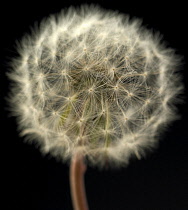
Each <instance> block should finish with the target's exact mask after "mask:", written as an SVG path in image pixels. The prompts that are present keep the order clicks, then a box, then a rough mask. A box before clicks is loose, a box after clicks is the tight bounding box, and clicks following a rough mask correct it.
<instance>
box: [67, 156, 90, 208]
mask: <svg viewBox="0 0 188 210" xmlns="http://www.w3.org/2000/svg"><path fill="white" fill-rule="evenodd" d="M85 171H86V165H85V164H84V161H83V156H82V155H80V154H77V155H75V156H74V157H73V158H72V160H71V165H70V188H71V196H72V203H73V207H74V210H89V208H88V204H87V199H86V193H85V184H84V174H85Z"/></svg>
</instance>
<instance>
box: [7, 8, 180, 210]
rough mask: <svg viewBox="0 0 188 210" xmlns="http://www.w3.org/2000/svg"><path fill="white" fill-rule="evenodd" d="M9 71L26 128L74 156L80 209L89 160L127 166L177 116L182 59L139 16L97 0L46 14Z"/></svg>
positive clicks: (62, 155)
mask: <svg viewBox="0 0 188 210" xmlns="http://www.w3.org/2000/svg"><path fill="white" fill-rule="evenodd" d="M18 51H19V54H20V55H19V57H18V58H16V59H14V60H13V61H12V64H11V70H10V71H9V72H8V77H9V78H10V80H11V82H12V87H11V93H10V95H9V104H10V110H11V113H12V115H14V116H16V117H17V119H18V128H19V132H20V135H21V136H25V138H26V140H27V141H28V142H33V141H35V142H38V145H40V150H41V152H42V153H43V154H47V153H48V154H51V155H52V156H54V157H57V158H58V159H61V160H62V161H67V162H69V163H70V185H71V194H72V201H73V206H74V209H75V210H86V209H88V204H87V201H86V195H85V191H84V180H83V176H84V172H85V170H86V164H89V165H94V166H98V167H100V168H106V167H107V166H108V167H109V166H110V167H124V166H126V165H128V163H129V160H130V158H131V157H133V156H135V157H137V158H138V159H140V158H142V157H143V156H144V155H145V152H146V151H147V150H150V149H152V148H155V147H156V145H157V143H158V141H159V140H160V139H159V134H160V133H161V131H162V130H163V128H164V127H166V125H167V124H168V123H169V122H171V121H173V120H174V119H176V116H177V115H176V113H175V102H176V101H177V96H178V95H179V93H180V91H181V89H182V85H181V82H180V79H179V76H178V74H177V70H178V65H179V63H180V58H179V56H177V55H175V52H174V50H172V49H169V48H166V46H165V45H164V44H163V43H162V42H161V38H160V36H159V34H153V33H152V32H151V31H149V30H147V29H146V28H144V27H143V26H142V25H141V21H140V20H138V19H131V18H130V17H129V16H128V15H124V14H120V13H118V12H117V11H116V12H114V11H111V10H110V11H108V10H104V9H102V8H100V7H99V6H95V5H89V6H88V5H83V6H81V7H79V8H73V7H70V8H69V9H66V10H62V11H61V12H60V13H59V14H57V15H52V16H50V17H48V19H45V20H44V21H42V23H41V24H40V26H39V27H38V29H36V28H35V30H33V32H32V34H31V35H26V36H24V38H23V40H22V41H21V42H20V44H19V46H18Z"/></svg>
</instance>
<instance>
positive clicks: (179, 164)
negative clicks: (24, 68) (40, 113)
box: [0, 0, 188, 210]
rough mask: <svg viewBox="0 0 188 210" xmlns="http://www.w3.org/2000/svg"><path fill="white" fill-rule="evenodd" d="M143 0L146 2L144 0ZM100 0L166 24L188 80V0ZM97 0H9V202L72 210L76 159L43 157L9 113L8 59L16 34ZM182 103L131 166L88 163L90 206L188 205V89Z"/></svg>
mask: <svg viewBox="0 0 188 210" xmlns="http://www.w3.org/2000/svg"><path fill="white" fill-rule="evenodd" d="M138 2H139V3H138ZM138 2H136V1H127V0H126V1H119V0H113V1H110V0H108V1H102V0H101V1H92V3H98V4H99V5H101V6H102V7H104V8H106V9H113V10H119V11H120V12H123V13H127V14H130V16H131V17H138V18H142V19H143V24H144V25H146V26H147V27H148V28H153V30H154V31H160V32H161V34H163V37H164V40H166V41H168V42H167V43H168V46H170V47H172V48H175V49H176V50H177V53H178V54H180V55H183V56H184V65H183V66H182V68H181V72H182V75H183V82H184V83H185V87H186V88H187V82H188V77H187V47H188V46H187V39H186V38H187V32H186V28H187V20H186V19H187V18H188V17H187V14H186V13H187V9H186V7H187V6H186V5H185V3H183V1H174V2H173V1H171V2H169V3H165V1H162V2H159V1H150V2H145V1H138ZM81 3H91V1H70V0H67V1H56V0H53V1H39V0H38V1H36V2H34V1H16V3H12V2H10V1H6V3H3V4H1V13H0V15H1V32H0V34H1V54H2V55H1V58H0V59H1V69H0V79H1V81H0V85H1V86H0V93H1V101H0V105H1V109H0V110H1V116H0V122H1V126H0V128H1V145H2V146H1V154H2V159H1V160H2V165H1V169H2V170H1V174H3V175H4V176H3V179H2V182H3V184H4V186H5V187H4V188H2V192H3V195H4V197H5V198H3V200H4V201H6V202H5V204H6V205H5V206H4V207H3V208H1V209H7V210H8V209H13V210H14V209H19V210H71V209H72V204H71V197H70V190H69V168H68V165H66V164H63V163H61V162H57V161H56V160H55V159H54V158H49V156H46V157H42V155H41V154H40V152H39V151H38V150H37V149H36V148H35V146H34V145H28V144H25V143H23V138H20V137H19V136H18V133H17V130H16V121H15V119H14V118H8V117H7V114H8V113H7V111H6V109H5V107H6V104H5V101H4V97H5V96H6V95H7V91H8V87H9V82H8V81H7V78H6V76H5V72H6V70H7V66H8V62H9V60H10V58H11V57H14V56H16V55H17V53H16V51H15V48H14V46H15V41H16V40H21V38H22V36H23V35H24V34H25V32H30V26H33V25H34V23H35V22H40V21H41V20H42V19H43V17H46V16H48V15H49V14H51V13H57V12H59V11H60V10H61V9H62V8H64V7H69V6H70V5H75V6H76V5H80V4H81ZM184 95H185V103H184V104H181V105H179V112H180V114H181V116H182V117H181V119H180V120H178V121H176V122H174V123H173V124H172V125H170V126H169V129H168V130H167V131H166V132H165V133H164V135H163V137H162V140H161V141H160V144H159V148H158V149H157V150H155V151H154V152H153V153H152V154H149V155H148V156H147V157H146V158H145V159H142V160H136V159H134V160H132V161H131V163H130V165H129V166H128V167H127V168H121V169H119V170H117V169H116V170H108V171H99V170H98V169H96V168H90V167H88V169H87V172H86V177H85V180H86V191H87V196H88V203H89V206H90V210H186V209H188V201H187V199H188V197H187V196H188V192H187V188H188V182H187V175H188V173H187V172H188V170H187V151H188V150H187V146H188V144H187V141H188V131H187V130H188V126H187V124H188V118H187V117H188V111H187V99H186V95H187V91H186V90H185V93H184Z"/></svg>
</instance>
